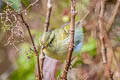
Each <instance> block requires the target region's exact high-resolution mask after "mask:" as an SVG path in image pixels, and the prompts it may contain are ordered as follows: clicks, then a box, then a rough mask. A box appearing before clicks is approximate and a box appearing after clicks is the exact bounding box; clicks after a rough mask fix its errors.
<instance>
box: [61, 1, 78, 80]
mask: <svg viewBox="0 0 120 80" xmlns="http://www.w3.org/2000/svg"><path fill="white" fill-rule="evenodd" d="M75 4H76V1H75V0H71V27H70V36H71V37H70V44H69V47H68V55H67V60H66V64H65V67H64V71H63V74H62V76H61V79H62V80H67V73H68V70H69V67H70V64H71V57H72V52H73V49H74V32H75V16H76V10H75Z"/></svg>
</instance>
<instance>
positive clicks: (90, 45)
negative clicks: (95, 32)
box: [81, 37, 96, 57]
mask: <svg viewBox="0 0 120 80" xmlns="http://www.w3.org/2000/svg"><path fill="white" fill-rule="evenodd" d="M81 52H88V53H89V54H90V55H91V56H93V57H94V56H96V40H95V39H94V38H92V37H89V38H88V42H87V43H85V44H84V46H83V48H82V50H81Z"/></svg>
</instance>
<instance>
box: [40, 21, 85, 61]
mask: <svg viewBox="0 0 120 80" xmlns="http://www.w3.org/2000/svg"><path fill="white" fill-rule="evenodd" d="M83 40H84V32H83V27H82V23H81V22H80V21H78V22H77V23H75V32H74V49H73V56H76V55H77V54H78V53H80V50H81V48H82V46H83ZM69 43H70V23H67V24H64V25H62V27H59V28H56V29H54V30H51V31H48V32H43V34H42V35H41V36H40V39H39V44H40V46H42V47H43V52H44V53H45V54H46V55H47V56H49V57H51V58H53V59H56V60H65V59H66V57H67V53H68V45H69Z"/></svg>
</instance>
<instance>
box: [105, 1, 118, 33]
mask: <svg viewBox="0 0 120 80" xmlns="http://www.w3.org/2000/svg"><path fill="white" fill-rule="evenodd" d="M119 6H120V0H117V2H116V5H115V8H114V10H113V12H112V16H111V17H110V19H109V21H108V23H107V26H106V29H107V32H109V31H110V29H111V27H112V23H113V21H114V19H115V16H116V15H117V12H118V9H119Z"/></svg>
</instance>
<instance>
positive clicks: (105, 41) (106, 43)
mask: <svg viewBox="0 0 120 80" xmlns="http://www.w3.org/2000/svg"><path fill="white" fill-rule="evenodd" d="M104 5H105V0H102V1H101V11H100V16H99V30H100V42H101V53H102V55H103V59H105V61H104V62H105V63H106V62H107V64H106V65H105V68H106V70H105V74H106V76H107V77H109V78H110V79H111V80H113V74H112V72H111V69H110V65H111V63H112V57H114V59H115V62H116V63H117V66H118V67H119V66H120V65H119V63H118V60H117V58H116V56H115V54H114V52H113V48H112V45H111V42H110V40H109V37H108V35H107V31H106V29H105V27H104V23H103V16H104ZM118 69H119V68H118Z"/></svg>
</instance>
